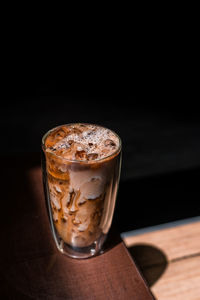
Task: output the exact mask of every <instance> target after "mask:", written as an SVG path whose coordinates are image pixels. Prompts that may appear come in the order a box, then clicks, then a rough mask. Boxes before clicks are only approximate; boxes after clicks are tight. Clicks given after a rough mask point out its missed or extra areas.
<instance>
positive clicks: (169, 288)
mask: <svg viewBox="0 0 200 300" xmlns="http://www.w3.org/2000/svg"><path fill="white" fill-rule="evenodd" d="M124 242H125V244H126V246H127V247H128V248H129V249H130V251H132V250H131V249H134V248H135V249H136V248H137V247H138V249H140V248H141V256H142V257H141V258H140V267H141V269H142V271H143V274H144V277H146V279H147V281H148V282H150V281H151V280H150V281H149V279H151V276H152V274H153V273H155V272H156V270H157V269H158V268H159V267H160V266H161V264H163V261H159V258H157V261H155V260H153V259H152V260H151V256H148V254H145V252H144V251H143V250H144V249H145V247H146V249H148V247H149V249H157V250H158V252H159V251H160V253H162V257H165V259H166V262H165V266H164V267H163V270H162V272H161V274H160V276H159V277H158V278H157V279H156V280H155V281H154V282H153V281H152V282H151V290H152V292H153V294H154V296H155V297H156V299H158V300H172V299H176V300H179V299H180V300H200V222H195V223H191V224H186V225H181V226H176V227H174V228H166V229H162V230H158V231H153V232H148V233H144V234H141V235H136V236H134V235H133V236H127V237H124ZM139 247H140V248H139ZM142 247H143V248H142ZM142 249H143V250H142ZM146 253H147V252H146ZM133 254H134V252H133ZM133 256H134V255H133ZM145 256H146V257H145ZM160 257H161V256H160ZM159 264H160V265H159Z"/></svg>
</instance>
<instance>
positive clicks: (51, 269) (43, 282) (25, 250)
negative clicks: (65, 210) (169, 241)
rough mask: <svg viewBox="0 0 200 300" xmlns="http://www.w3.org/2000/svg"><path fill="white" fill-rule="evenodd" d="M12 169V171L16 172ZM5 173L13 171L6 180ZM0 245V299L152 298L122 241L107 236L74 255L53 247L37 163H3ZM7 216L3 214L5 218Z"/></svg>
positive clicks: (138, 299)
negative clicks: (92, 249) (93, 250)
mask: <svg viewBox="0 0 200 300" xmlns="http://www.w3.org/2000/svg"><path fill="white" fill-rule="evenodd" d="M16 170H17V173H16ZM10 174H12V175H13V174H17V176H15V177H14V180H12V179H10V180H8V178H10V177H11V176H10V177H9V175H10ZM4 175H5V180H4V181H3V186H4V191H5V194H4V195H3V196H2V197H3V199H4V200H5V201H3V202H2V206H1V209H2V211H3V212H8V213H7V214H4V216H3V217H4V218H2V219H1V220H0V221H1V222H2V226H1V227H0V230H1V238H2V241H3V243H4V246H2V247H0V265H1V269H0V296H1V299H41V300H42V299H45V300H51V299H52V300H57V299H59V300H60V299H63V300H64V299H67V300H86V299H87V300H102V299H105V300H107V299H109V300H111V299H115V300H118V299H119V300H121V299H134V300H141V299H142V300H151V299H154V298H153V296H152V294H151V292H150V290H149V288H148V286H147V284H146V283H145V281H144V279H143V277H142V276H141V274H140V272H139V271H138V269H137V267H136V265H135V263H134V261H133V259H132V257H131V256H130V254H129V252H128V250H127V249H126V247H125V245H124V243H123V242H122V240H121V239H120V237H119V234H118V235H117V236H118V238H115V236H114V235H110V237H109V238H108V242H107V246H105V249H104V253H103V254H102V255H99V256H96V257H93V258H90V259H85V260H77V259H72V258H69V257H66V256H65V255H62V254H61V253H60V252H59V251H58V250H57V248H56V246H55V243H54V241H53V237H52V234H51V231H50V225H49V222H48V217H47V212H46V207H45V202H44V196H43V189H42V177H41V170H40V168H39V167H34V168H31V169H30V170H29V171H28V169H27V167H26V166H25V168H24V169H23V168H22V163H21V162H20V161H19V162H15V164H14V165H13V162H12V161H11V162H10V165H8V162H6V166H5V172H4ZM8 217H9V219H8Z"/></svg>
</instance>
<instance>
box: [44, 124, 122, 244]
mask: <svg viewBox="0 0 200 300" xmlns="http://www.w3.org/2000/svg"><path fill="white" fill-rule="evenodd" d="M45 148H46V149H45V150H46V151H45V153H46V169H47V178H48V188H49V195H50V203H51V210H52V217H53V221H54V226H55V228H56V230H57V232H58V234H59V236H60V237H61V238H62V240H63V241H64V242H66V243H67V244H69V245H71V246H75V247H86V246H89V245H91V244H92V243H93V242H94V241H95V240H97V239H98V237H99V236H100V235H101V234H102V233H103V234H106V233H107V232H108V230H109V227H110V223H111V220H112V215H113V210H114V202H115V197H114V196H112V194H113V189H115V185H116V180H115V178H114V177H113V176H115V174H116V170H115V169H116V165H117V163H118V159H117V154H118V152H117V150H118V149H119V139H118V137H117V136H116V135H115V134H114V133H113V132H112V131H110V130H108V129H105V128H102V127H99V126H95V125H88V124H72V125H66V126H60V127H58V128H56V129H54V130H53V131H51V132H50V133H49V135H48V136H47V137H46V139H45Z"/></svg>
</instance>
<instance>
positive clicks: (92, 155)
mask: <svg viewBox="0 0 200 300" xmlns="http://www.w3.org/2000/svg"><path fill="white" fill-rule="evenodd" d="M86 157H87V160H95V159H97V157H98V154H97V153H89V154H87V156H86Z"/></svg>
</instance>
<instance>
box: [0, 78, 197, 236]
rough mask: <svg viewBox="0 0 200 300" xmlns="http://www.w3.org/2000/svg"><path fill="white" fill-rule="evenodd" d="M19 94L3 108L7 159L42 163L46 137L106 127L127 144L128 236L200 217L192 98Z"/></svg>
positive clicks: (60, 90)
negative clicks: (61, 129) (75, 125)
mask: <svg viewBox="0 0 200 300" xmlns="http://www.w3.org/2000/svg"><path fill="white" fill-rule="evenodd" d="M11 92H12V93H11V94H9V95H8V96H7V97H6V98H5V101H3V102H2V108H1V140H2V142H3V143H2V146H1V149H0V152H1V156H2V159H4V157H13V156H14V157H17V159H23V157H24V156H27V155H32V154H34V153H35V154H36V155H39V153H40V144H41V138H42V135H43V134H44V133H45V132H46V131H47V130H49V129H50V128H53V127H55V126H57V125H60V124H64V123H70V122H89V123H96V124H101V125H103V126H106V127H108V128H111V129H113V130H114V131H116V132H117V133H118V134H119V135H120V137H121V139H122V143H123V164H122V174H121V182H120V188H119V194H118V199H117V205H116V211H115V216H114V222H115V223H116V225H117V226H118V228H119V230H120V231H126V230H131V229H134V228H141V227H145V226H150V225H155V224H160V223H164V222H169V221H174V220H178V219H182V218H187V217H193V216H197V215H199V214H200V204H199V188H198V182H199V174H200V155H199V153H200V139H199V136H200V119H199V111H198V105H197V104H195V105H194V104H193V103H192V102H191V101H190V99H189V98H188V97H187V96H186V95H184V99H183V98H182V96H183V94H184V93H182V94H181V95H179V96H178V94H177V91H176V94H172V91H170V92H169V93H167V92H165V91H163V92H162V93H160V90H159V91H158V90H157V91H156V92H155V89H153V90H151V89H150V88H149V89H147V90H146V91H145V93H144V91H143V90H142V91H141V93H140V92H138V90H137V93H136V92H135V91H132V92H130V93H128V92H125V91H123V90H121V91H119V92H118V91H115V92H110V93H106V92H68V91H67V89H66V87H65V84H64V83H63V82H62V83H61V82H60V81H58V80H57V81H56V80H50V81H48V80H47V81H44V80H43V81H39V80H38V81H32V82H31V83H27V82H26V83H25V82H18V83H17V85H14V86H13V88H12V87H11ZM175 99H178V100H179V101H178V102H175ZM154 100H156V101H154ZM38 157H39V156H38ZM38 163H39V159H38Z"/></svg>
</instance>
